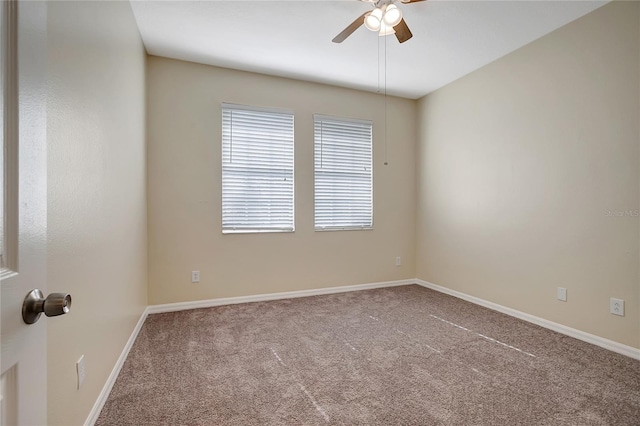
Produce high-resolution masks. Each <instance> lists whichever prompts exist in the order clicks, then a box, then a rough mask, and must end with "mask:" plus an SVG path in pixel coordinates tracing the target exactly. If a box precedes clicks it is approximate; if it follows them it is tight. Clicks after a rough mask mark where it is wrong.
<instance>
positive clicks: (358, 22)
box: [331, 12, 369, 43]
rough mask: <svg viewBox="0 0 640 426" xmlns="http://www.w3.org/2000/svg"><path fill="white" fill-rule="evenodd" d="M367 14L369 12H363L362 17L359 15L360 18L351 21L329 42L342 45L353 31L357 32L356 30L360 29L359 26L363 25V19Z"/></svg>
mask: <svg viewBox="0 0 640 426" xmlns="http://www.w3.org/2000/svg"><path fill="white" fill-rule="evenodd" d="M368 13H369V12H365V13H363V14H362V15H360V17H358V18H356V20H355V21H353V22H352V23H351V24H350V25H349V26H348V27H347V28H345V29H344V30H342V32H341V33H340V34H338V35H337V36H335V37H334V38H333V40H331V41H332V42H334V43H342V42H343V41H345V40H346V39H347V37H349V36H350V35H351V34H353V32H354V31H355V30H357V29H358V28H360V26H361V25H362V24H364V17H365V16H366V15H367V14H368Z"/></svg>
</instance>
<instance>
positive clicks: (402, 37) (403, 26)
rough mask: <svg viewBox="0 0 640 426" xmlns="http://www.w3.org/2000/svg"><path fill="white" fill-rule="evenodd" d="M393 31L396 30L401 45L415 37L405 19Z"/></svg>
mask: <svg viewBox="0 0 640 426" xmlns="http://www.w3.org/2000/svg"><path fill="white" fill-rule="evenodd" d="M393 29H394V30H396V38H397V39H398V41H399V42H400V43H404V42H405V41H407V40H409V39H410V38H411V37H413V34H411V30H409V27H408V26H407V23H406V22H405V21H404V18H403V19H402V20H401V21H400V22H399V23H398V25H396V26H395V27H393Z"/></svg>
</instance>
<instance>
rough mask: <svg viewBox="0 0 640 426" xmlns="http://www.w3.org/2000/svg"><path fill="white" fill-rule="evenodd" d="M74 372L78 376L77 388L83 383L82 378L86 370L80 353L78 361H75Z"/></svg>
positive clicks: (85, 374)
mask: <svg viewBox="0 0 640 426" xmlns="http://www.w3.org/2000/svg"><path fill="white" fill-rule="evenodd" d="M76 373H77V376H78V389H80V387H81V386H82V384H83V383H84V378H85V377H86V376H87V370H86V369H85V365H84V355H82V356H81V357H80V359H79V360H78V362H76Z"/></svg>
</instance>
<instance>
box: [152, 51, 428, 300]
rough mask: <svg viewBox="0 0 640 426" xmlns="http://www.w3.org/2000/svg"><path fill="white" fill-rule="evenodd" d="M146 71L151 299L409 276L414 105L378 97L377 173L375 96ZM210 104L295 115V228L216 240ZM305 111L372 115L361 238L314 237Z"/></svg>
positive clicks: (241, 77)
mask: <svg viewBox="0 0 640 426" xmlns="http://www.w3.org/2000/svg"><path fill="white" fill-rule="evenodd" d="M147 76H148V82H147V83H148V101H149V103H148V129H147V130H148V161H149V169H148V170H149V172H148V182H149V198H148V200H149V302H150V303H151V304H156V303H168V302H181V301H188V300H198V299H208V298H216V297H229V296H243V295H253V294H262V293H272V292H280V291H292V290H304V289H313V288H320V287H332V286H341V285H351V284H360V283H369V282H379V281H388V280H397V279H403V278H412V277H414V276H415V263H414V253H415V232H414V231H415V224H414V217H415V216H414V215H415V201H414V200H415V169H414V160H413V156H414V152H415V139H416V138H415V128H416V126H415V111H416V110H415V107H416V103H415V102H414V101H410V100H405V99H399V98H393V97H389V98H388V110H389V113H388V123H389V127H388V135H389V137H388V143H387V147H386V149H387V153H388V161H389V165H388V166H384V165H383V163H384V159H385V137H384V122H385V117H384V97H383V96H380V95H377V94H372V93H365V92H359V91H355V90H348V89H341V88H337V87H331V86H324V85H319V84H313V83H305V82H300V81H295V80H288V79H284V78H276V77H268V76H264V75H259V74H252V73H246V72H240V71H232V70H228V69H222V68H215V67H211V66H205V65H197V64H193V63H188V62H182V61H176V60H171V59H164V58H158V57H149V60H148V72H147ZM221 102H230V103H237V104H244V105H255V106H264V107H277V108H286V109H291V110H293V111H294V113H295V215H296V224H295V225H296V230H295V232H294V233H276V234H273V233H268V234H225V235H223V234H222V232H221V183H220V179H221V145H220V139H221V110H220V104H221ZM314 113H320V114H327V115H334V116H343V117H353V118H364V119H370V120H373V123H374V129H373V132H374V153H373V156H374V159H373V160H374V164H373V173H374V176H373V180H374V218H373V220H374V229H373V230H371V231H332V232H315V231H314V226H313V114H314ZM396 256H401V257H402V261H403V264H402V266H399V267H398V266H395V258H396ZM192 270H199V271H201V282H200V283H198V284H192V283H191V273H190V271H192Z"/></svg>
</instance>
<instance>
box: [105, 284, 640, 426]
mask: <svg viewBox="0 0 640 426" xmlns="http://www.w3.org/2000/svg"><path fill="white" fill-rule="evenodd" d="M96 424H97V425H98V426H101V425H239V426H244V425H285V424H286V425H302V424H304V425H325V424H336V425H338V424H340V425H356V424H360V425H365V424H366V425H374V424H375V425H509V426H512V425H635V426H637V425H640V361H635V360H633V359H631V358H627V357H625V356H622V355H618V354H615V353H613V352H609V351H607V350H604V349H601V348H599V347H597V346H593V345H590V344H587V343H584V342H581V341H578V340H576V339H573V338H570V337H567V336H564V335H561V334H558V333H555V332H552V331H549V330H546V329H543V328H541V327H538V326H535V325H533V324H530V323H527V322H524V321H520V320H517V319H514V318H511V317H509V316H506V315H503V314H500V313H497V312H494V311H491V310H488V309H485V308H482V307H479V306H476V305H473V304H470V303H467V302H464V301H462V300H459V299H456V298H453V297H450V296H447V295H444V294H441V293H438V292H435V291H432V290H428V289H425V288H422V287H419V286H416V285H412V286H403V287H393V288H384V289H377V290H368V291H358V292H353V293H342V294H335V295H327V296H315V297H308V298H303V299H290V300H279V301H271V302H260V303H249V304H243V305H231V306H221V307H215V308H207V309H197V310H191V311H182V312H174V313H166V314H156V315H150V316H149V317H148V319H147V321H146V322H145V324H144V326H143V328H142V330H141V332H140V334H139V336H138V338H137V340H136V342H135V344H134V346H133V348H132V350H131V352H130V354H129V357H128V359H127V361H126V363H125V365H124V367H123V369H122V371H121V373H120V376H119V377H118V380H117V382H116V384H115V386H114V388H113V390H112V392H111V395H110V396H109V399H108V401H107V403H106V405H105V407H104V409H103V410H102V413H101V414H100V418H99V419H98V421H97V423H96Z"/></svg>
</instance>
